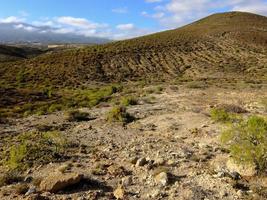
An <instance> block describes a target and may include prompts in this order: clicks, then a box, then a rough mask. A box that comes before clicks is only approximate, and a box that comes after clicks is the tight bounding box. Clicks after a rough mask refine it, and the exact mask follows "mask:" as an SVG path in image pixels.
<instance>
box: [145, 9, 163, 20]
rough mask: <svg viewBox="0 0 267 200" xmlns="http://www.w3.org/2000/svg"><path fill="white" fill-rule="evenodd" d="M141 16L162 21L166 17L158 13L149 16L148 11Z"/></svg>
mask: <svg viewBox="0 0 267 200" xmlns="http://www.w3.org/2000/svg"><path fill="white" fill-rule="evenodd" d="M141 15H143V16H145V17H150V18H154V19H161V18H163V17H164V16H165V13H164V12H156V13H154V14H149V13H148V12H146V11H143V12H141Z"/></svg>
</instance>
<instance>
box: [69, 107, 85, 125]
mask: <svg viewBox="0 0 267 200" xmlns="http://www.w3.org/2000/svg"><path fill="white" fill-rule="evenodd" d="M89 118H90V115H89V113H87V112H81V111H79V110H73V111H69V112H67V113H66V120H68V121H70V122H74V121H77V122H79V121H87V120H89Z"/></svg>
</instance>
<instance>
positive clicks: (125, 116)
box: [107, 106, 134, 124]
mask: <svg viewBox="0 0 267 200" xmlns="http://www.w3.org/2000/svg"><path fill="white" fill-rule="evenodd" d="M107 120H108V121H109V122H122V123H124V124H126V123H130V122H132V121H133V120H134V117H132V116H131V115H130V114H129V113H127V111H126V108H125V107H123V106H116V107H113V108H112V109H111V110H110V111H109V112H108V114H107Z"/></svg>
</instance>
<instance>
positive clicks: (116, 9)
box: [111, 7, 128, 14]
mask: <svg viewBox="0 0 267 200" xmlns="http://www.w3.org/2000/svg"><path fill="white" fill-rule="evenodd" d="M111 11H112V12H114V13H119V14H126V13H128V8H127V7H123V8H114V9H112V10H111Z"/></svg>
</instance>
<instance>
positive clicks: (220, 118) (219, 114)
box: [210, 108, 231, 122]
mask: <svg viewBox="0 0 267 200" xmlns="http://www.w3.org/2000/svg"><path fill="white" fill-rule="evenodd" d="M210 116H211V119H212V120H214V121H216V122H229V121H230V120H231V116H230V114H229V113H228V112H226V111H225V110H224V109H220V108H219V109H218V108H213V109H211V111H210Z"/></svg>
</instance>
